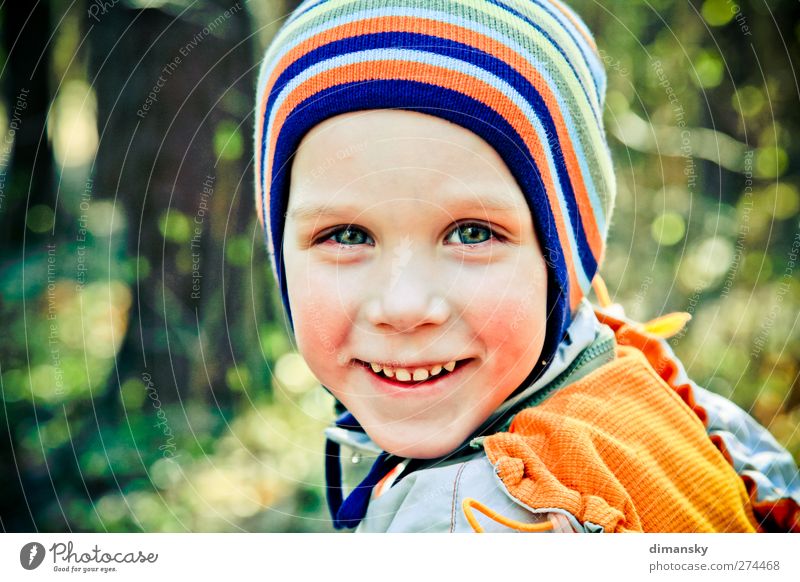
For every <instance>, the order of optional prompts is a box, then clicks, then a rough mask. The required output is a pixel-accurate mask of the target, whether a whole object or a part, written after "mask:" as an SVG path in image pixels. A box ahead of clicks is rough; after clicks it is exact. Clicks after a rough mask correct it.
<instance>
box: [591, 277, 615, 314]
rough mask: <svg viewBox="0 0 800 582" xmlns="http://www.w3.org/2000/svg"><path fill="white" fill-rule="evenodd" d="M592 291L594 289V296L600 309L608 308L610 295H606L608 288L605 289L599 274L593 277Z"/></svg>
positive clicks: (604, 283)
mask: <svg viewBox="0 0 800 582" xmlns="http://www.w3.org/2000/svg"><path fill="white" fill-rule="evenodd" d="M592 289H594V294H595V295H596V296H597V302H598V303H599V304H600V307H609V306H610V305H611V295H609V294H608V287H606V282H605V281H603V278H602V277H601V276H600V273H597V274H596V275H595V276H594V279H593V280H592Z"/></svg>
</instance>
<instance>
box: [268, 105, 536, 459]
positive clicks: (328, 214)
mask: <svg viewBox="0 0 800 582" xmlns="http://www.w3.org/2000/svg"><path fill="white" fill-rule="evenodd" d="M283 248H284V251H283V252H284V262H285V269H286V280H287V286H288V291H289V303H290V306H291V310H292V317H293V320H294V329H295V335H296V338H297V343H298V346H299V349H300V351H301V352H302V355H303V357H304V358H305V359H306V361H307V362H308V365H309V367H310V368H311V370H312V371H313V372H314V374H315V375H316V376H317V378H318V379H319V380H320V382H322V384H323V385H325V386H326V387H328V389H330V391H331V392H332V393H333V394H334V395H335V396H336V398H338V399H339V400H340V401H341V402H342V404H344V405H345V406H346V407H347V409H348V410H349V411H350V412H352V413H353V415H355V417H356V418H357V419H358V421H359V422H360V423H361V425H362V426H363V427H364V429H365V430H366V431H367V433H368V434H369V436H370V437H371V438H372V439H373V440H374V441H375V442H376V443H377V444H378V445H379V446H380V447H382V448H383V449H384V450H386V451H388V452H391V453H394V454H397V455H401V456H404V457H413V458H433V457H438V456H441V455H444V454H446V453H448V452H450V451H452V450H453V449H455V448H456V447H457V446H458V445H460V444H461V443H462V442H463V440H464V439H465V438H467V437H468V436H469V435H470V433H471V432H472V431H473V430H475V429H476V428H477V427H478V426H479V425H480V424H481V423H482V422H483V421H484V420H486V419H487V418H488V417H489V415H490V414H491V413H492V412H493V411H494V410H495V409H496V408H497V406H498V405H500V404H501V403H502V402H503V401H504V400H505V399H506V398H507V397H508V396H509V395H510V394H511V393H512V392H513V391H514V390H515V389H516V388H517V387H518V386H519V385H520V384H521V382H522V381H523V380H524V379H525V378H526V377H527V375H528V374H529V373H530V371H531V370H532V369H533V366H534V364H535V363H536V359H537V358H538V356H539V354H540V353H541V349H542V345H543V343H544V333H545V328H546V321H545V319H546V313H545V311H546V309H545V307H546V297H547V272H546V268H545V262H544V259H543V257H542V253H541V250H540V248H539V244H538V241H537V239H536V236H535V234H534V231H533V222H532V219H531V215H530V210H529V208H528V206H527V204H526V202H525V198H524V196H523V194H522V191H521V190H520V189H519V186H518V185H517V183H516V181H515V180H514V178H513V176H512V175H511V172H510V171H509V169H508V167H507V166H506V165H505V163H504V162H503V160H502V158H500V156H499V155H498V154H497V152H496V151H495V150H494V149H493V148H492V147H491V146H490V145H489V144H487V143H486V142H485V141H483V140H482V139H481V138H480V137H478V136H477V135H475V134H473V133H472V132H470V131H468V130H466V129H464V128H462V127H460V126H458V125H455V124H452V123H449V122H447V121H445V120H443V119H441V118H438V117H432V116H428V115H424V114H421V113H415V112H410V111H399V110H375V111H366V112H364V111H361V112H356V113H348V114H345V115H340V116H338V117H335V118H333V119H329V120H327V121H326V122H324V123H321V124H320V125H318V126H316V127H315V128H314V129H313V130H312V131H311V132H309V133H308V135H306V137H305V138H304V139H303V141H302V143H301V144H300V147H299V149H298V152H297V156H296V157H295V159H294V165H293V167H292V174H291V187H290V195H289V204H288V210H287V216H286V226H285V233H284V247H283ZM453 362H455V368H454V369H452V371H448V370H449V369H450V368H453ZM386 368H388V370H386ZM376 369H377V372H376V371H375V370H376ZM387 374H388V375H387ZM389 376H392V377H389Z"/></svg>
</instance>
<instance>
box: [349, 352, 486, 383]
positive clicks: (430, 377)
mask: <svg viewBox="0 0 800 582" xmlns="http://www.w3.org/2000/svg"><path fill="white" fill-rule="evenodd" d="M471 360H472V358H467V359H464V360H450V361H449V362H443V363H439V364H417V365H413V366H405V367H400V366H390V365H385V364H379V363H376V362H365V361H363V360H355V361H356V363H358V364H360V365H361V366H364V367H365V368H367V369H369V370H371V371H372V373H373V374H374V375H375V376H377V377H378V378H380V379H382V380H388V381H391V383H392V384H396V385H408V386H413V385H417V384H421V383H423V382H432V381H434V380H438V379H439V378H444V377H446V376H449V375H450V374H451V373H452V372H454V371H455V370H456V369H457V368H460V367H462V366H463V365H464V364H467V363H468V362H470V361H471Z"/></svg>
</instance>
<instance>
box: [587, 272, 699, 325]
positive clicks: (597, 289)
mask: <svg viewBox="0 0 800 582" xmlns="http://www.w3.org/2000/svg"><path fill="white" fill-rule="evenodd" d="M592 289H594V294H595V295H596V296H597V302H598V303H599V304H600V307H602V308H603V309H609V308H611V307H618V308H619V309H620V312H622V307H621V306H619V305H615V304H613V303H612V301H611V295H609V293H608V287H606V282H605V281H603V278H602V277H601V276H600V274H599V273H598V274H596V275H595V276H594V279H593V280H592ZM690 319H692V316H691V314H689V313H686V312H685V311H676V312H674V313H667V314H666V315H662V316H660V317H656V318H655V319H651V320H650V321H646V322H644V323H642V324H640V325H641V327H642V328H643V329H644V330H645V331H646V332H648V333H651V334H653V335H657V336H658V337H662V338H664V339H667V338H671V337H672V336H674V335H675V334H677V333H679V332H680V331H681V330H682V329H683V328H684V327H685V326H686V324H687V323H688V322H689V320H690Z"/></svg>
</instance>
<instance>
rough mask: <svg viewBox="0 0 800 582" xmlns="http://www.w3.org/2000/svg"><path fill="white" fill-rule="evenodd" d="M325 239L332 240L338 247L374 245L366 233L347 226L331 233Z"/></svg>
mask: <svg viewBox="0 0 800 582" xmlns="http://www.w3.org/2000/svg"><path fill="white" fill-rule="evenodd" d="M327 239H328V240H331V239H332V240H334V241H335V242H337V243H339V244H340V245H344V246H353V245H363V244H367V245H371V244H374V241H373V240H372V237H370V236H369V235H368V234H367V233H366V232H364V231H363V230H361V229H360V228H358V227H355V226H347V227H344V228H340V229H339V230H337V231H335V232H332V233H331V234H330V235H329V236H328V237H327Z"/></svg>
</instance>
